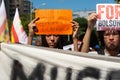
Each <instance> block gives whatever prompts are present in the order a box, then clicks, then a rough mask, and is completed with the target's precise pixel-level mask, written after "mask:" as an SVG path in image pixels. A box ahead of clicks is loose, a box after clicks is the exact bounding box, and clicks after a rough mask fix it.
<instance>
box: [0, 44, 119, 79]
mask: <svg viewBox="0 0 120 80" xmlns="http://www.w3.org/2000/svg"><path fill="white" fill-rule="evenodd" d="M0 80H120V59H119V58H118V57H106V56H100V55H89V54H85V53H80V52H73V51H66V50H65V51H64V50H59V49H51V48H43V47H40V48H38V47H33V46H27V45H21V44H5V43H2V46H1V51H0Z"/></svg>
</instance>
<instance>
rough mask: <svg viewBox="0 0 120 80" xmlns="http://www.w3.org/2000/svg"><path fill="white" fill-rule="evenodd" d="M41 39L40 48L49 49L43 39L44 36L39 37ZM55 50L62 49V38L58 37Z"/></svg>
mask: <svg viewBox="0 0 120 80" xmlns="http://www.w3.org/2000/svg"><path fill="white" fill-rule="evenodd" d="M41 39H42V46H43V47H49V46H48V44H47V41H46V39H45V35H42V36H41ZM56 48H58V49H63V45H62V37H61V36H59V40H58V43H57V46H56Z"/></svg>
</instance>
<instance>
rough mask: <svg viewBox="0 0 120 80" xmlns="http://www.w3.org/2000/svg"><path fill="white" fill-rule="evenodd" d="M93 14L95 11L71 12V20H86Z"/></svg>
mask: <svg viewBox="0 0 120 80" xmlns="http://www.w3.org/2000/svg"><path fill="white" fill-rule="evenodd" d="M93 12H96V10H81V11H76V12H73V19H74V18H78V17H84V18H87V17H88V16H89V15H90V14H91V13H93Z"/></svg>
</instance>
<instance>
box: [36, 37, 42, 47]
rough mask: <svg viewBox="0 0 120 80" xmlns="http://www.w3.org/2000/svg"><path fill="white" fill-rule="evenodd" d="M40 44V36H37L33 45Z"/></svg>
mask: <svg viewBox="0 0 120 80" xmlns="http://www.w3.org/2000/svg"><path fill="white" fill-rule="evenodd" d="M41 45H42V40H41V36H37V37H36V39H35V46H41Z"/></svg>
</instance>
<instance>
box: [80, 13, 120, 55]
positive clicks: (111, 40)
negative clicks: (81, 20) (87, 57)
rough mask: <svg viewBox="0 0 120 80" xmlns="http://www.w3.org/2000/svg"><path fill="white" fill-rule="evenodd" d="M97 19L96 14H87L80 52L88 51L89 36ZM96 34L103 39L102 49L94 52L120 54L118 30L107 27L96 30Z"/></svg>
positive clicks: (119, 34) (119, 33) (119, 32)
mask: <svg viewBox="0 0 120 80" xmlns="http://www.w3.org/2000/svg"><path fill="white" fill-rule="evenodd" d="M96 21H97V14H96V13H92V14H91V15H89V16H88V27H87V30H86V33H85V36H84V38H83V45H82V48H81V52H86V53H87V52H89V44H90V36H91V32H92V30H93V27H94V25H95V24H96ZM98 33H99V34H100V35H98V36H99V37H100V38H101V39H100V40H101V41H103V42H102V43H103V44H104V49H102V50H101V53H98V52H96V54H102V55H105V56H119V54H120V31H118V30H115V29H109V30H105V31H98Z"/></svg>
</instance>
